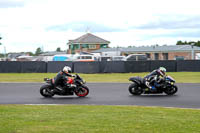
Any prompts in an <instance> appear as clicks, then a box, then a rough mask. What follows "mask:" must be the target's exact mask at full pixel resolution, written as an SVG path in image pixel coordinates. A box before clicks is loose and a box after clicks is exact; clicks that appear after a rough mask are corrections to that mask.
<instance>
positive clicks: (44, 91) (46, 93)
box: [40, 85, 54, 97]
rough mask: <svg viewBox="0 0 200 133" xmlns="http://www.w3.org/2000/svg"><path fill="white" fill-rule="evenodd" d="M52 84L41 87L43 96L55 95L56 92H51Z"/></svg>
mask: <svg viewBox="0 0 200 133" xmlns="http://www.w3.org/2000/svg"><path fill="white" fill-rule="evenodd" d="M51 87H52V86H51V85H43V86H42V87H41V88H40V94H41V95H42V96H43V97H53V96H54V94H52V93H50V92H49V91H50V88H51Z"/></svg>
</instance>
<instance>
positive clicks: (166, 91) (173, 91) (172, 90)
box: [164, 85, 178, 95]
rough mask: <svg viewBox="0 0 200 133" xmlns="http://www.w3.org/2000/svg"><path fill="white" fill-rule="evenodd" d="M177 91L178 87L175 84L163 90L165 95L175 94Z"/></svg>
mask: <svg viewBox="0 0 200 133" xmlns="http://www.w3.org/2000/svg"><path fill="white" fill-rule="evenodd" d="M177 91H178V87H177V86H176V85H174V86H171V87H170V88H167V89H166V90H165V91H164V92H165V93H166V94H167V95H173V94H175V93H176V92H177Z"/></svg>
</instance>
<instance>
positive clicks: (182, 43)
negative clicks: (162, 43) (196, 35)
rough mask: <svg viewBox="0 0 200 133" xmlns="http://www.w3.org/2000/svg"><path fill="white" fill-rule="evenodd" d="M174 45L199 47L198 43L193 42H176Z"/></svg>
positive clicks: (199, 43) (199, 42)
mask: <svg viewBox="0 0 200 133" xmlns="http://www.w3.org/2000/svg"><path fill="white" fill-rule="evenodd" d="M176 45H194V46H198V47H200V41H197V42H195V41H190V42H187V41H185V42H182V41H177V43H176Z"/></svg>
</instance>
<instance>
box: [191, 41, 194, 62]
mask: <svg viewBox="0 0 200 133" xmlns="http://www.w3.org/2000/svg"><path fill="white" fill-rule="evenodd" d="M191 46H192V51H191V55H192V60H194V48H193V47H194V44H191Z"/></svg>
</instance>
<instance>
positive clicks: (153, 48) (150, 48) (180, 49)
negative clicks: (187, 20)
mask: <svg viewBox="0 0 200 133" xmlns="http://www.w3.org/2000/svg"><path fill="white" fill-rule="evenodd" d="M192 50H194V51H200V47H197V46H193V48H192V46H191V45H168V46H167V45H166V46H142V47H131V48H101V49H99V50H95V51H93V53H100V52H111V51H121V52H183V51H185V52H186V51H192Z"/></svg>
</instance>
